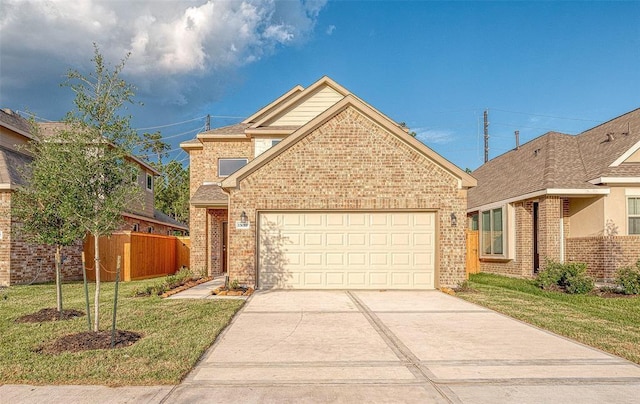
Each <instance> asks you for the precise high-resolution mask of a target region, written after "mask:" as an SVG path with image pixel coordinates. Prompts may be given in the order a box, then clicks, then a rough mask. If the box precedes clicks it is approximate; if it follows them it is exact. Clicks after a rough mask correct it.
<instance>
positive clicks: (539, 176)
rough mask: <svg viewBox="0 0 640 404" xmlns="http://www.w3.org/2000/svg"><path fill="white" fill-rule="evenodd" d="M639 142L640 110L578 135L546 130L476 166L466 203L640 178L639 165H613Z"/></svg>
mask: <svg viewBox="0 0 640 404" xmlns="http://www.w3.org/2000/svg"><path fill="white" fill-rule="evenodd" d="M609 133H611V134H613V139H611V140H608V139H609V137H608V136H607V134H609ZM638 142H640V109H636V110H634V111H631V112H629V113H627V114H624V115H621V116H619V117H618V118H615V119H613V120H611V121H609V122H606V123H604V124H602V125H599V126H596V127H595V128H592V129H589V130H587V131H585V132H583V133H581V134H579V135H576V136H572V135H566V134H562V133H557V132H549V133H546V134H544V135H542V136H540V137H538V138H536V139H533V140H531V141H530V142H528V143H526V144H524V145H522V146H521V147H520V148H519V149H517V150H511V151H509V152H507V153H505V154H503V155H501V156H498V157H496V158H495V159H493V160H491V161H489V162H487V163H485V164H484V165H482V166H480V167H479V168H478V169H477V170H475V171H474V172H473V173H472V175H473V176H474V177H475V178H476V179H477V180H478V186H477V187H475V188H471V189H470V190H469V194H468V206H469V208H475V207H478V206H481V205H485V204H488V203H492V202H497V201H501V200H505V199H510V198H515V197H519V196H522V195H526V194H528V193H532V192H536V191H542V190H545V189H597V188H598V186H596V185H593V184H591V183H590V182H589V181H590V180H593V179H595V178H599V177H604V176H623V177H627V176H639V175H640V164H638V163H627V164H622V165H620V166H618V167H609V166H610V165H611V163H613V162H614V161H615V160H616V159H618V158H619V157H620V156H621V155H622V154H624V153H625V152H626V151H627V150H629V149H630V148H631V147H633V146H634V145H635V144H636V143H638Z"/></svg>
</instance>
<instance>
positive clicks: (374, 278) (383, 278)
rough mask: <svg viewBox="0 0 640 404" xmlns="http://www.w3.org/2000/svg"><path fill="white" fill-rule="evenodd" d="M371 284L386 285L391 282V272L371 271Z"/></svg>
mask: <svg viewBox="0 0 640 404" xmlns="http://www.w3.org/2000/svg"><path fill="white" fill-rule="evenodd" d="M369 284H370V285H371V286H376V287H385V286H386V285H388V284H389V274H388V273H386V272H370V273H369Z"/></svg>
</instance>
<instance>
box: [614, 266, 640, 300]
mask: <svg viewBox="0 0 640 404" xmlns="http://www.w3.org/2000/svg"><path fill="white" fill-rule="evenodd" d="M616 283H617V284H618V286H620V289H621V290H622V293H624V294H625V295H637V294H640V260H638V262H636V265H635V266H628V267H622V268H620V269H618V272H617V273H616Z"/></svg>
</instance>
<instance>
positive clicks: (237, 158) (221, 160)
mask: <svg viewBox="0 0 640 404" xmlns="http://www.w3.org/2000/svg"><path fill="white" fill-rule="evenodd" d="M241 160H242V161H244V165H243V166H242V167H244V166H246V165H247V164H249V159H248V158H244V157H235V158H219V159H218V177H221V178H222V177H228V176H230V175H231V174H233V173H234V172H236V171H238V170H239V169H240V168H242V167H239V168H238V169H236V170H235V171H233V172H230V173H225V174H224V175H223V174H222V173H221V171H222V170H220V163H222V162H223V161H241Z"/></svg>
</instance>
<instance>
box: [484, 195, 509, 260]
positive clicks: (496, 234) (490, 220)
mask: <svg viewBox="0 0 640 404" xmlns="http://www.w3.org/2000/svg"><path fill="white" fill-rule="evenodd" d="M505 217H506V209H505V207H504V206H503V207H500V208H495V209H490V210H484V211H482V212H480V227H481V231H480V246H481V249H480V251H481V255H483V256H487V257H492V256H493V257H496V258H506V241H507V240H506V237H505V235H506V226H505Z"/></svg>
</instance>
